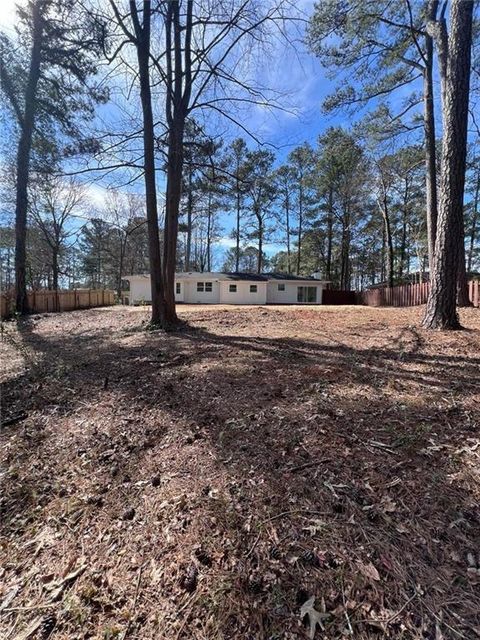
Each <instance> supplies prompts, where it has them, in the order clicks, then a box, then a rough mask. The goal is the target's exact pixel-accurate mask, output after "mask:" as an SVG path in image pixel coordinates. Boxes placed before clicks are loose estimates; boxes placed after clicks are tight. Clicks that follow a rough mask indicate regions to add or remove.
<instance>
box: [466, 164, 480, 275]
mask: <svg viewBox="0 0 480 640" xmlns="http://www.w3.org/2000/svg"><path fill="white" fill-rule="evenodd" d="M479 203H480V169H479V171H478V173H477V183H476V185H475V197H474V199H473V204H472V206H473V211H472V222H471V225H470V233H469V247H468V265H467V271H468V273H470V272H471V271H472V266H473V253H474V249H475V239H476V237H477V222H478V205H479Z"/></svg>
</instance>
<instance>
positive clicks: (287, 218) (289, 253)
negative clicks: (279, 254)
mask: <svg viewBox="0 0 480 640" xmlns="http://www.w3.org/2000/svg"><path fill="white" fill-rule="evenodd" d="M285 223H286V227H287V273H288V274H290V273H292V250H291V246H290V196H289V193H288V187H287V192H286V193H285Z"/></svg>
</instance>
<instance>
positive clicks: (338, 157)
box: [317, 127, 368, 290]
mask: <svg viewBox="0 0 480 640" xmlns="http://www.w3.org/2000/svg"><path fill="white" fill-rule="evenodd" d="M319 144H320V151H319V163H318V165H317V167H318V168H319V169H320V170H321V171H322V173H320V174H319V175H318V177H317V179H318V181H319V182H318V188H319V189H320V192H321V193H323V194H324V196H326V198H327V202H326V208H325V206H324V207H322V209H323V211H326V214H327V220H328V223H327V224H328V232H327V238H328V243H329V248H328V249H327V253H328V254H329V257H328V258H327V260H328V264H327V271H328V272H329V273H330V272H331V252H332V231H333V224H334V221H335V223H336V224H338V225H339V226H340V257H339V262H340V264H339V285H340V288H341V289H345V290H348V289H350V285H351V256H350V250H351V243H352V235H353V229H354V227H355V223H356V219H357V217H358V216H360V214H361V212H362V211H363V209H364V207H365V204H364V203H365V201H366V200H368V195H367V185H368V180H367V178H368V167H367V164H366V162H365V155H364V151H363V149H362V147H361V146H360V144H359V143H358V141H357V140H355V138H354V137H353V136H352V134H350V133H349V132H347V131H345V130H343V129H342V128H339V127H337V128H330V129H328V130H327V132H326V133H325V134H324V135H323V136H321V137H320V138H319ZM329 279H330V278H329Z"/></svg>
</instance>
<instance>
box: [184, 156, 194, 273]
mask: <svg viewBox="0 0 480 640" xmlns="http://www.w3.org/2000/svg"><path fill="white" fill-rule="evenodd" d="M192 213H193V194H192V169H191V167H190V170H189V172H188V198H187V242H186V247H185V271H190V261H191V259H190V256H191V253H192Z"/></svg>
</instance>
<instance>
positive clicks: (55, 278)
mask: <svg viewBox="0 0 480 640" xmlns="http://www.w3.org/2000/svg"><path fill="white" fill-rule="evenodd" d="M52 289H53V290H54V291H57V290H58V246H54V247H52Z"/></svg>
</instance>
